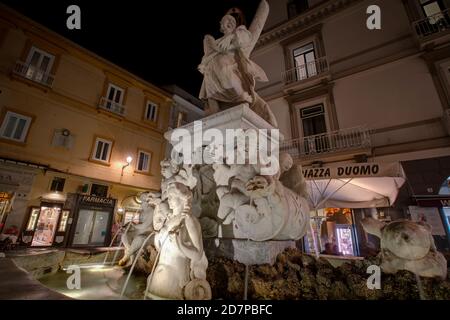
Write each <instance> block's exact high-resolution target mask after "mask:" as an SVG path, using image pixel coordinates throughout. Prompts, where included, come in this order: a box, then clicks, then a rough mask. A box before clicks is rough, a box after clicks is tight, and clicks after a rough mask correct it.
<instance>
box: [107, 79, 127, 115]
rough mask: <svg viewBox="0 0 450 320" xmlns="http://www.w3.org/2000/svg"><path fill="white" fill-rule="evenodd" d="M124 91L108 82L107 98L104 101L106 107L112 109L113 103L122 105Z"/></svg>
mask: <svg viewBox="0 0 450 320" xmlns="http://www.w3.org/2000/svg"><path fill="white" fill-rule="evenodd" d="M124 93H125V90H124V89H122V88H120V87H118V86H115V85H113V84H112V83H110V84H109V86H108V91H107V92H106V99H107V100H108V101H107V102H106V108H107V109H112V105H113V103H116V104H119V105H122V102H123V96H124Z"/></svg>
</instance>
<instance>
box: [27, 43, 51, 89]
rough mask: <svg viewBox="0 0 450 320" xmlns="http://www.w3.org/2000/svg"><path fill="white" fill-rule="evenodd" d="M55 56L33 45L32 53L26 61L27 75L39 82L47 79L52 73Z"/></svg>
mask: <svg viewBox="0 0 450 320" xmlns="http://www.w3.org/2000/svg"><path fill="white" fill-rule="evenodd" d="M54 60H55V57H54V56H53V55H51V54H49V53H48V52H45V51H43V50H40V49H38V48H36V47H31V49H30V53H29V54H28V58H27V61H26V65H27V66H28V68H27V70H26V74H25V77H27V78H28V79H32V80H35V81H38V82H42V81H46V77H47V75H48V74H50V71H51V69H52V66H53V61H54Z"/></svg>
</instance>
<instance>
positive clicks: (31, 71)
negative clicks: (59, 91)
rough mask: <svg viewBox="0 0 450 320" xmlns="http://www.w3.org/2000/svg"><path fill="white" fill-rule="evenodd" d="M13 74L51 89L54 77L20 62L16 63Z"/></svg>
mask: <svg viewBox="0 0 450 320" xmlns="http://www.w3.org/2000/svg"><path fill="white" fill-rule="evenodd" d="M13 72H14V73H15V74H17V75H19V76H21V77H24V78H26V79H29V80H31V81H34V82H37V83H40V84H42V85H44V86H47V87H51V86H52V85H53V80H54V77H53V76H52V75H51V74H49V73H45V72H42V71H41V70H39V69H38V68H36V67H35V66H32V65H29V64H26V63H24V62H22V61H17V62H16V65H15V66H14V70H13Z"/></svg>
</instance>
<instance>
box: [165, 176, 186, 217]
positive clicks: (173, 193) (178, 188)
mask: <svg viewBox="0 0 450 320" xmlns="http://www.w3.org/2000/svg"><path fill="white" fill-rule="evenodd" d="M167 193H168V199H167V201H168V202H169V207H170V209H172V212H173V214H174V215H177V214H181V213H186V214H189V213H190V211H191V207H192V206H191V205H192V192H191V190H189V188H188V187H186V186H185V185H184V184H182V183H179V182H173V183H171V184H170V185H169V187H168V192H167Z"/></svg>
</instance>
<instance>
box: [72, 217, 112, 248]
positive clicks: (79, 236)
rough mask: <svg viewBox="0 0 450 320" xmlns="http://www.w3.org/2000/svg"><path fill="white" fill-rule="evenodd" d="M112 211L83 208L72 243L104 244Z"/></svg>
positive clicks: (76, 244) (85, 244)
mask: <svg viewBox="0 0 450 320" xmlns="http://www.w3.org/2000/svg"><path fill="white" fill-rule="evenodd" d="M109 218H110V212H109V211H97V210H90V209H81V210H80V211H79V213H78V219H77V224H76V228H75V234H74V237H73V242H72V244H73V245H74V246H98V245H104V243H105V239H106V236H107V234H108V225H109Z"/></svg>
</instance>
